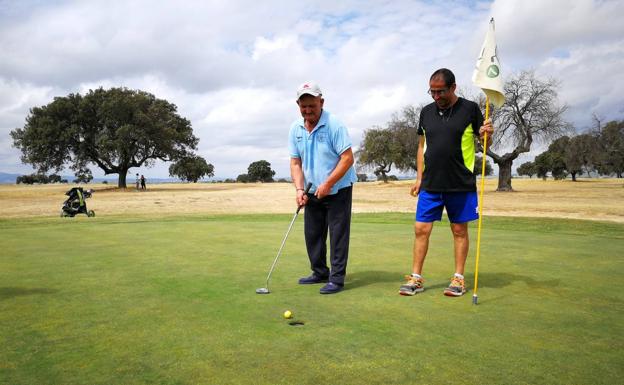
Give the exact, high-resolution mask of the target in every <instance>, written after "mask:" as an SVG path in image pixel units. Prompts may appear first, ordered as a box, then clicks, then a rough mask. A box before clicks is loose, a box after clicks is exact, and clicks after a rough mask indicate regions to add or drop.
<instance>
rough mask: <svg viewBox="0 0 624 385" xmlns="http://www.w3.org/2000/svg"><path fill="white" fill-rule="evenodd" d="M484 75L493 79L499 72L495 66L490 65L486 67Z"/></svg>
mask: <svg viewBox="0 0 624 385" xmlns="http://www.w3.org/2000/svg"><path fill="white" fill-rule="evenodd" d="M486 74H487V76H488V77H489V78H495V77H497V76H498V75H499V74H500V70H499V69H498V66H497V65H496V64H492V65H491V66H489V67H488V69H487V72H486Z"/></svg>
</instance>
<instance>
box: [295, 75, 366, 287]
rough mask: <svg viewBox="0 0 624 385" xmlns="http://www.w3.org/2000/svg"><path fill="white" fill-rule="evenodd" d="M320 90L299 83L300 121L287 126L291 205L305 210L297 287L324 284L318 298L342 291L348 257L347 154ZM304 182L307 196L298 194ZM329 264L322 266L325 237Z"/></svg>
mask: <svg viewBox="0 0 624 385" xmlns="http://www.w3.org/2000/svg"><path fill="white" fill-rule="evenodd" d="M323 104H324V99H323V95H322V93H321V89H320V88H319V86H318V85H316V84H313V83H305V84H303V85H301V86H300V87H299V89H298V90H297V105H298V106H299V111H300V113H301V116H302V118H300V119H297V120H296V121H295V122H293V124H292V125H291V127H290V132H289V135H288V143H289V151H290V175H291V177H292V180H293V182H294V184H295V189H296V202H297V205H299V206H302V205H305V206H306V209H305V215H304V222H305V223H304V232H305V242H306V249H307V252H308V258H309V259H310V267H311V269H312V274H311V275H310V276H309V277H305V278H301V279H299V283H300V284H302V285H306V284H315V283H324V282H327V284H326V285H325V286H323V287H322V288H321V289H320V293H321V294H333V293H338V292H340V291H341V290H342V289H343V287H344V282H345V275H346V271H347V259H348V257H349V235H350V228H351V201H352V190H353V187H352V186H353V183H354V182H355V181H356V180H357V176H356V174H355V170H354V168H353V151H352V149H351V139H350V138H349V133H348V132H347V128H346V127H345V126H344V125H343V124H342V123H341V122H340V121H339V120H338V119H337V118H336V117H335V116H334V115H332V114H330V113H329V112H328V111H326V110H324V109H323ZM307 183H312V188H311V189H310V192H309V193H308V194H307V195H306V194H304V191H305V190H304V189H305V186H306V184H307ZM328 231H329V238H330V263H331V269H330V268H328V267H327V246H326V242H327V234H328Z"/></svg>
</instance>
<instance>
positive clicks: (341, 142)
mask: <svg viewBox="0 0 624 385" xmlns="http://www.w3.org/2000/svg"><path fill="white" fill-rule="evenodd" d="M349 148H351V139H350V138H349V133H348V132H347V128H346V127H345V126H344V125H343V124H342V123H341V122H340V121H339V120H338V119H336V118H335V117H334V116H333V115H332V114H330V113H329V112H327V111H325V110H323V111H322V112H321V118H320V119H319V121H318V123H317V124H316V127H314V130H312V132H308V131H307V130H306V129H305V127H304V125H303V117H302V118H299V119H297V120H296V121H294V122H293V124H292V125H291V126H290V132H289V134H288V149H289V151H290V157H291V158H300V159H301V165H302V168H303V175H304V176H305V181H306V184H308V183H312V188H311V189H310V192H311V193H313V192H316V188H317V187H318V186H319V185H320V184H321V183H323V182H324V181H325V180H326V179H327V177H328V176H329V175H330V174H331V173H332V171H334V168H336V165H337V164H338V161H340V154H342V153H343V152H345V151H346V150H348V149H349ZM356 181H357V175H356V173H355V169H354V168H353V166H352V167H350V168H349V170H348V171H347V172H346V173H345V174H344V175H343V176H342V178H340V180H338V182H336V184H335V185H334V186H333V187H332V189H331V194H330V195H333V194H336V193H337V192H338V190H340V189H341V188H344V187H349V186H351V185H352V184H353V183H355V182H356Z"/></svg>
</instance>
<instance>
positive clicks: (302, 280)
mask: <svg viewBox="0 0 624 385" xmlns="http://www.w3.org/2000/svg"><path fill="white" fill-rule="evenodd" d="M325 282H327V278H321V277H317V276H316V275H314V274H312V275H311V276H309V277H304V278H300V279H299V284H300V285H312V284H315V283H325Z"/></svg>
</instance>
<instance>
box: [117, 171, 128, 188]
mask: <svg viewBox="0 0 624 385" xmlns="http://www.w3.org/2000/svg"><path fill="white" fill-rule="evenodd" d="M127 174H128V170H127V169H126V170H125V171H121V172H119V179H118V180H117V187H119V188H126V175H127Z"/></svg>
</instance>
